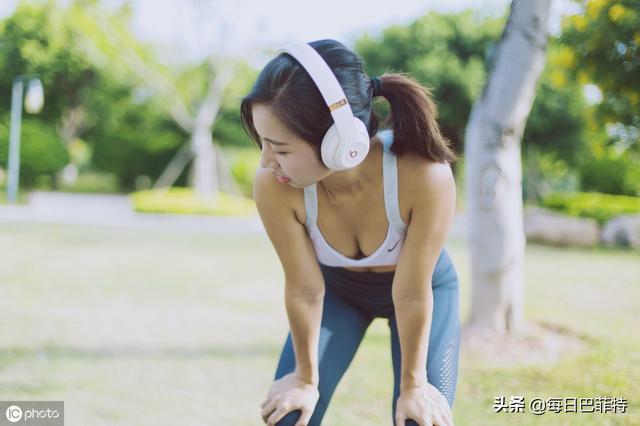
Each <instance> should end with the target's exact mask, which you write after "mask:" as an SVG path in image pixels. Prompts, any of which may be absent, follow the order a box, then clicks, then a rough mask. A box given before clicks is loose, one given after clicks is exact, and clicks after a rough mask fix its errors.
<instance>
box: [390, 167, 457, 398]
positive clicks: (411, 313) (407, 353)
mask: <svg viewBox="0 0 640 426" xmlns="http://www.w3.org/2000/svg"><path fill="white" fill-rule="evenodd" d="M413 173H416V174H417V176H419V178H417V179H412V181H413V182H415V184H413V185H412V186H415V188H412V191H411V194H412V198H413V200H414V201H413V203H412V208H411V218H410V223H409V225H408V229H407V235H406V239H405V242H404V244H403V247H402V252H401V253H400V258H399V260H398V264H397V266H396V273H395V276H394V279H393V287H392V294H393V305H394V309H395V315H396V322H397V325H398V335H399V340H400V348H401V351H400V352H401V354H402V360H401V366H402V367H401V376H400V377H401V379H400V389H401V391H403V390H406V389H411V388H413V387H416V386H418V385H420V384H422V383H425V382H426V381H427V375H426V365H427V353H428V345H429V332H430V330H431V318H432V313H433V291H432V287H431V286H432V283H431V277H432V275H433V271H434V269H435V265H436V262H437V260H438V257H439V255H440V252H441V250H442V247H443V246H444V242H445V240H446V238H447V234H448V232H449V228H450V227H451V223H452V222H453V216H454V213H455V202H456V188H455V182H454V179H453V172H452V171H451V167H450V166H449V165H447V164H443V163H424V164H421V165H420V166H419V168H418V169H417V170H415V171H413V172H412V174H413Z"/></svg>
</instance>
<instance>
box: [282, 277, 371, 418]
mask: <svg viewBox="0 0 640 426" xmlns="http://www.w3.org/2000/svg"><path fill="white" fill-rule="evenodd" d="M370 323H371V319H370V318H369V317H367V316H365V315H364V314H363V313H361V312H359V311H358V310H357V309H356V308H355V307H353V306H351V305H349V304H347V303H346V302H345V301H344V300H343V299H342V298H341V297H340V296H338V295H336V294H335V293H334V292H332V291H331V290H329V289H326V291H325V297H324V305H323V309H322V324H321V328H320V340H319V344H318V371H319V375H320V380H319V384H318V390H319V392H320V399H319V400H318V403H317V404H316V408H315V410H314V412H313V415H312V417H311V420H310V421H309V426H317V425H319V424H320V422H321V421H322V417H323V416H324V414H325V412H326V410H327V407H328V405H329V401H330V400H331V396H332V395H333V392H334V390H335V388H336V386H337V385H338V382H339V381H340V379H341V378H342V376H343V374H344V372H345V371H346V369H347V367H348V366H349V364H350V363H351V361H352V360H353V357H354V355H355V353H356V351H357V349H358V346H360V342H361V341H362V338H363V337H364V334H365V332H366V330H367V327H368V326H369V324H370ZM294 370H295V354H294V350H293V342H292V340H291V332H289V334H288V336H287V340H286V342H285V344H284V349H283V350H282V353H281V355H280V361H279V362H278V368H277V370H276V374H275V379H276V380H277V379H279V378H281V377H282V376H284V375H286V374H289V373H291V372H293V371H294ZM299 417H300V411H299V410H296V411H293V412H291V413H289V414H287V415H286V416H284V417H283V418H282V420H280V421H279V422H278V423H277V425H278V426H283V425H295V423H296V421H297V420H298V418H299Z"/></svg>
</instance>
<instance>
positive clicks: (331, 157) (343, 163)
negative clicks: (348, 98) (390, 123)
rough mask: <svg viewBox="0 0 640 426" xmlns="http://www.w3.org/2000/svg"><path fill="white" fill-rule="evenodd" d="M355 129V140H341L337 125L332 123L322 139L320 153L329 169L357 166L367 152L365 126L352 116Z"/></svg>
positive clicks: (367, 141) (368, 143) (367, 137)
mask: <svg viewBox="0 0 640 426" xmlns="http://www.w3.org/2000/svg"><path fill="white" fill-rule="evenodd" d="M353 120H354V127H355V130H356V136H355V140H351V141H346V142H342V141H341V140H340V134H339V133H338V127H337V126H336V125H335V124H333V125H332V126H331V127H329V130H327V133H325V135H324V138H323V139H322V146H321V149H320V151H321V154H322V161H323V162H324V164H325V166H327V167H328V168H329V169H331V170H345V169H350V168H352V167H355V166H357V165H358V164H360V163H362V161H363V160H364V159H365V157H366V156H367V153H368V152H369V146H370V140H369V132H368V131H367V126H366V125H365V124H364V123H363V122H362V120H360V119H359V118H357V117H353Z"/></svg>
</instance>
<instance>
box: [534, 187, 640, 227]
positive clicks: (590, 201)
mask: <svg viewBox="0 0 640 426" xmlns="http://www.w3.org/2000/svg"><path fill="white" fill-rule="evenodd" d="M542 205H543V206H544V207H547V208H550V209H553V210H558V211H560V212H562V213H565V214H568V215H571V216H580V217H588V218H592V219H595V220H597V221H598V223H600V224H603V223H605V222H606V221H608V220H609V219H611V218H613V217H614V216H618V215H622V214H633V213H640V197H630V196H625V195H611V194H602V193H599V192H553V193H550V194H548V195H546V196H545V197H543V199H542Z"/></svg>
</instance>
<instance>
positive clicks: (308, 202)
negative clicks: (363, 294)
mask: <svg viewBox="0 0 640 426" xmlns="http://www.w3.org/2000/svg"><path fill="white" fill-rule="evenodd" d="M378 137H379V138H380V139H381V140H382V144H383V148H384V149H383V157H382V176H383V182H384V208H385V211H386V213H387V221H388V222H389V225H388V227H387V238H385V240H384V242H383V243H382V245H380V247H378V249H377V250H376V251H375V252H373V253H372V254H371V255H370V256H367V257H365V258H362V259H352V258H350V257H347V256H345V255H343V254H342V253H340V252H338V251H337V250H335V249H334V248H333V247H331V246H330V245H329V243H327V241H326V240H325V239H324V237H323V236H322V233H321V232H320V229H319V228H318V225H317V223H316V222H317V220H318V192H317V188H316V184H315V183H313V184H311V185H309V186H307V187H305V188H304V208H305V211H306V214H307V221H306V223H305V227H306V228H307V233H308V234H309V238H310V239H311V242H312V243H313V247H314V249H315V252H316V257H317V258H318V262H319V263H321V264H323V265H326V266H347V267H354V266H355V267H358V266H388V265H395V264H396V263H398V257H399V255H400V250H401V249H402V244H403V243H404V238H405V235H406V229H407V225H406V224H405V223H404V222H403V221H402V218H401V217H400V208H399V206H398V164H397V161H396V156H395V155H394V154H393V153H392V152H391V151H390V147H391V144H392V143H393V133H392V132H391V130H389V129H386V130H383V131H381V132H379V133H378Z"/></svg>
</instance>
